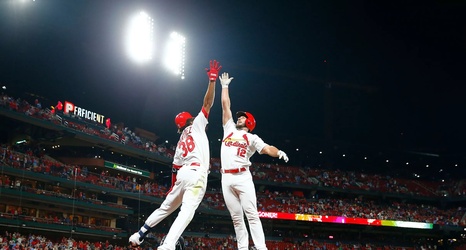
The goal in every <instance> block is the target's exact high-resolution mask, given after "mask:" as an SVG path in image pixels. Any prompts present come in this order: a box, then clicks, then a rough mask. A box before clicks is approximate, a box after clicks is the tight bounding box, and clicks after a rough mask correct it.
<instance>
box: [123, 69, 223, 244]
mask: <svg viewBox="0 0 466 250" xmlns="http://www.w3.org/2000/svg"><path fill="white" fill-rule="evenodd" d="M221 68H222V66H220V65H219V63H218V62H217V61H213V62H212V61H211V62H210V69H208V70H207V75H208V77H209V86H208V88H207V92H206V94H205V96H204V103H203V105H202V109H201V111H200V112H199V114H198V115H197V116H196V117H195V118H193V117H192V116H191V115H190V114H189V113H188V112H181V113H179V114H178V115H177V116H176V117H175V123H176V125H177V127H178V133H181V136H180V139H179V141H178V144H177V147H176V151H175V156H174V159H173V170H174V171H173V176H172V188H171V189H170V191H169V192H168V193H167V197H166V198H165V200H164V201H163V203H162V205H160V207H159V208H158V209H156V210H155V211H154V212H153V213H152V214H151V215H150V216H149V217H148V218H147V220H146V221H145V223H144V225H143V226H142V227H141V228H140V230H139V231H138V232H136V233H134V234H133V235H131V237H130V238H129V243H130V246H131V247H137V246H139V245H140V244H141V243H142V242H143V241H144V238H145V236H146V235H147V234H148V233H149V231H150V229H152V228H153V227H155V226H156V225H157V224H158V223H160V222H161V221H162V220H163V219H165V218H166V217H167V216H169V215H170V214H171V213H173V212H174V211H175V210H176V209H177V208H178V207H180V205H181V208H180V212H179V213H178V216H177V217H176V219H175V221H174V222H173V224H172V226H171V227H170V230H169V231H168V234H167V235H166V237H165V239H164V241H163V243H162V245H161V246H159V247H158V248H157V249H159V250H175V244H176V243H177V240H178V239H179V237H180V236H181V234H182V233H183V231H184V230H185V229H186V227H187V226H188V224H189V223H190V222H191V220H192V218H193V216H194V213H195V211H196V209H197V207H198V206H199V204H200V203H201V201H202V198H203V197H204V194H205V191H206V187H207V175H208V171H209V164H210V151H209V140H208V139H207V134H206V131H205V130H206V126H207V123H208V121H207V118H208V117H209V112H210V109H211V107H212V105H213V103H214V97H215V81H216V80H217V77H218V71H219V70H220V69H221ZM175 175H176V176H175Z"/></svg>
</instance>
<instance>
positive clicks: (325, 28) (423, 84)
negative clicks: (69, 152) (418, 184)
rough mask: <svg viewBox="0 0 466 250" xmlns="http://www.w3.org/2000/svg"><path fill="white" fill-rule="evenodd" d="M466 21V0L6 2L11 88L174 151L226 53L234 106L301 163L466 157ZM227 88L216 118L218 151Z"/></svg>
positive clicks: (5, 57)
mask: <svg viewBox="0 0 466 250" xmlns="http://www.w3.org/2000/svg"><path fill="white" fill-rule="evenodd" d="M139 11H145V12H146V13H148V14H149V15H150V16H151V17H152V18H153V19H154V32H155V48H156V51H155V56H154V58H153V60H152V61H151V62H150V63H148V64H146V65H138V64H135V63H133V62H132V61H131V60H130V59H129V58H128V57H127V54H126V51H125V48H124V35H125V27H126V24H127V22H128V20H129V18H130V17H131V16H132V15H134V14H135V13H137V12H139ZM465 13H466V3H465V2H464V1H384V3H380V1H127V0H111V1H110V0H107V1H96V0H92V1H91V0H79V1H64V0H36V1H32V0H2V1H0V32H1V35H0V52H1V53H0V85H2V86H6V87H7V89H6V90H4V92H6V93H7V94H9V95H12V96H18V97H20V96H21V97H25V98H27V99H28V100H30V101H33V99H34V98H35V96H38V98H39V99H40V100H41V102H42V104H43V106H50V105H55V104H56V102H57V101H58V100H60V101H64V100H68V101H71V102H73V103H75V104H76V105H78V106H81V107H84V108H88V109H89V110H92V111H95V112H97V113H101V114H104V115H106V116H107V117H110V118H111V119H112V121H113V122H124V123H125V125H126V126H128V127H129V128H134V127H140V128H143V129H146V130H149V131H152V132H154V133H156V134H157V135H159V136H160V137H161V139H160V141H158V142H159V143H161V142H163V141H164V140H166V139H167V140H169V142H173V143H174V142H175V141H176V140H177V138H178V135H177V134H176V128H175V125H174V122H173V119H174V116H175V115H176V114H177V113H179V112H181V111H189V112H191V113H192V114H196V113H197V112H199V110H200V108H201V106H202V99H203V97H204V94H205V91H206V88H207V82H208V81H207V76H206V74H205V70H204V69H205V68H206V67H208V63H209V60H210V59H216V60H218V61H220V63H221V65H222V66H223V69H222V72H223V71H226V72H229V73H230V75H231V76H233V77H234V80H233V81H232V83H231V85H230V96H231V101H232V111H233V112H236V111H238V110H245V111H249V112H251V113H253V114H254V115H255V117H256V120H257V127H256V130H255V131H254V132H255V133H257V134H258V135H259V136H261V137H262V138H263V139H264V140H265V141H266V142H268V143H270V144H273V145H275V146H277V147H279V148H281V149H283V150H285V151H286V152H287V153H289V155H290V156H291V157H290V158H291V160H293V157H294V159H296V158H299V159H301V158H302V155H303V154H307V153H309V154H310V153H311V152H314V151H318V150H319V149H320V148H321V147H322V146H323V145H327V146H328V145H337V144H339V145H346V146H347V147H353V146H354V147H359V146H360V147H366V148H372V149H374V148H377V149H380V150H394V151H397V152H411V151H415V152H423V153H434V154H441V155H462V154H464V151H465V149H466V147H465V146H464V141H465V139H466V133H465V131H464V130H465V127H466V126H465V125H466V122H465V120H466V119H465V118H464V115H465V110H466V102H465V99H464V96H465V95H466V87H465V85H466V76H465V75H466V74H465V72H466V67H465V66H466V62H465V60H466V15H465ZM171 31H177V32H179V33H181V34H183V35H184V36H185V37H186V38H187V45H186V53H187V55H186V60H187V61H186V79H185V80H180V79H178V78H177V77H175V76H173V75H171V74H169V73H168V72H167V71H166V70H165V69H163V67H162V65H161V62H160V61H161V54H162V49H163V48H162V47H163V41H164V40H165V38H166V36H168V34H169V32H171ZM158 39H159V40H158ZM220 90H221V87H220V84H218V85H217V89H216V93H217V94H216V99H215V103H214V107H213V109H212V111H211V115H210V117H209V121H210V124H209V130H208V135H209V138H210V140H211V141H212V144H211V147H212V148H213V150H212V152H213V156H214V157H218V156H219V155H218V154H217V152H218V149H219V147H220V144H219V142H218V141H217V140H218V139H219V138H220V137H221V134H222V128H221V104H220ZM25 93H29V94H27V95H25ZM296 149H299V151H298V152H296ZM292 162H293V161H292ZM295 163H296V162H295Z"/></svg>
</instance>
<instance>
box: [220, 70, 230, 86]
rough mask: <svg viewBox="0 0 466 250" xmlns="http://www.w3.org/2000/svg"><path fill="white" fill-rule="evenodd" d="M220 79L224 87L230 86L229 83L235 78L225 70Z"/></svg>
mask: <svg viewBox="0 0 466 250" xmlns="http://www.w3.org/2000/svg"><path fill="white" fill-rule="evenodd" d="M219 79H220V84H221V85H222V88H228V84H230V82H231V80H233V77H229V75H228V73H227V72H223V74H222V75H221V76H220V78H219Z"/></svg>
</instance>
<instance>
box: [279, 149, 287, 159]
mask: <svg viewBox="0 0 466 250" xmlns="http://www.w3.org/2000/svg"><path fill="white" fill-rule="evenodd" d="M278 159H283V160H284V161H285V162H288V156H287V155H286V153H285V152H283V151H281V150H278Z"/></svg>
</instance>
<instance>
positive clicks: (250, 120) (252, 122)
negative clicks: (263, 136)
mask: <svg viewBox="0 0 466 250" xmlns="http://www.w3.org/2000/svg"><path fill="white" fill-rule="evenodd" d="M241 116H244V117H246V128H248V129H249V132H252V130H253V129H254V128H255V127H256V119H254V116H253V115H252V114H251V113H249V112H245V111H238V112H236V118H239V117H241Z"/></svg>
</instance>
